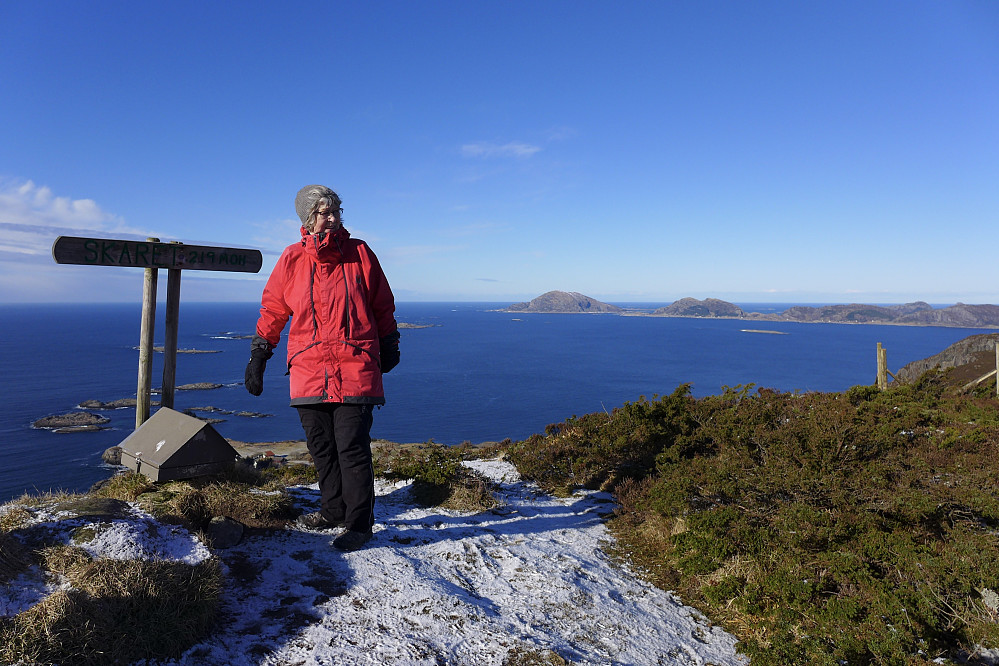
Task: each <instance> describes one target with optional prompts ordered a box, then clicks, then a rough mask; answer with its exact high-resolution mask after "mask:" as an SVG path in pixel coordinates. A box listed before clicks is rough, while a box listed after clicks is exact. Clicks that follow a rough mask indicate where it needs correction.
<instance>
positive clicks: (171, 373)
mask: <svg viewBox="0 0 999 666" xmlns="http://www.w3.org/2000/svg"><path fill="white" fill-rule="evenodd" d="M166 299H167V300H166V337H165V340H164V341H163V391H162V393H161V394H160V405H161V406H163V407H169V408H170V409H173V395H174V391H175V390H176V387H177V328H178V324H179V322H180V269H179V268H171V269H169V270H168V271H167V294H166Z"/></svg>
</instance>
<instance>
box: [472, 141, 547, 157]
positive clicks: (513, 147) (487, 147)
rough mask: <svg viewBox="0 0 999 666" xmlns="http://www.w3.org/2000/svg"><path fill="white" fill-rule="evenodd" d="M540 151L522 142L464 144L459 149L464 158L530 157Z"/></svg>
mask: <svg viewBox="0 0 999 666" xmlns="http://www.w3.org/2000/svg"><path fill="white" fill-rule="evenodd" d="M540 150H541V146H533V145H531V144H529V143H524V142H522V141H511V142H510V143H504V144H498V143H492V142H489V141H480V142H478V143H466V144H465V145H463V146H462V147H461V154H462V155H463V156H464V157H483V158H490V157H517V158H522V157H531V156H532V155H534V154H535V153H537V152H539V151H540Z"/></svg>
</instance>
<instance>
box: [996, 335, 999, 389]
mask: <svg viewBox="0 0 999 666" xmlns="http://www.w3.org/2000/svg"><path fill="white" fill-rule="evenodd" d="M996 395H997V396H999V340H997V341H996Z"/></svg>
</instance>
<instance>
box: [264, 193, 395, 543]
mask: <svg viewBox="0 0 999 666" xmlns="http://www.w3.org/2000/svg"><path fill="white" fill-rule="evenodd" d="M295 210H296V212H297V213H298V216H299V218H301V220H302V229H301V233H302V239H301V241H299V242H297V243H295V244H293V245H289V246H288V247H287V248H285V250H284V252H283V253H282V254H281V258H280V259H278V262H277V265H276V266H275V267H274V271H273V272H272V273H271V275H270V278H268V280H267V286H265V287H264V293H263V297H262V298H261V304H260V319H258V320H257V332H256V335H255V336H254V338H253V342H252V343H251V346H250V362H249V364H248V365H247V366H246V390H247V391H249V392H250V393H251V394H253V395H260V394H261V392H262V391H263V376H264V366H265V365H266V363H267V359H269V358H270V357H271V356H272V355H273V350H274V347H275V346H277V344H278V342H279V340H280V338H281V331H282V330H283V329H284V327H285V324H286V323H287V322H288V318H289V317H291V326H290V328H289V330H288V371H289V374H290V375H291V404H292V406H294V407H296V408H297V409H298V414H299V417H300V419H301V421H302V427H303V428H304V430H305V437H306V444H307V445H308V448H309V453H310V454H312V458H313V460H314V461H315V463H316V471H317V472H318V474H319V490H320V495H321V500H322V501H321V510H320V511H318V512H316V513H310V514H306V515H304V516H301V517H300V518H299V521H298V522H299V524H300V525H302V526H304V527H308V528H313V529H317V528H332V527H341V526H342V527H346V528H347V529H346V531H345V532H343V533H342V534H341V535H340V536H338V537H337V538H336V539H334V540H333V546H334V547H336V548H338V549H340V550H357V549H358V548H361V547H362V546H363V545H364V544H365V543H367V542H368V540H369V539H371V526H372V525H373V524H374V519H375V514H374V508H375V488H374V469H373V467H372V464H371V437H370V432H371V421H372V414H371V412H372V409H373V408H374V406H375V405H383V404H385V397H384V393H383V391H382V374H384V373H386V372H388V371H389V370H391V369H392V368H394V367H395V366H396V364H397V363H398V362H399V331H398V330H397V328H396V322H395V316H394V313H395V300H394V298H393V296H392V290H391V289H390V288H389V284H388V280H386V279H385V274H384V273H382V269H381V266H380V265H379V264H378V259H377V258H376V257H375V255H374V253H373V252H372V251H371V249H370V248H369V247H368V246H367V245H366V244H365V243H364V241H361V240H357V239H352V238H350V234H349V233H348V231H347V230H346V229H344V228H343V225H342V224H341V214H342V212H343V209H342V208H341V207H340V197H339V196H338V195H337V193H336V192H334V191H333V190H331V189H330V188H328V187H325V186H323V185H307V186H306V187H303V188H302V189H301V190H299V192H298V196H296V197H295Z"/></svg>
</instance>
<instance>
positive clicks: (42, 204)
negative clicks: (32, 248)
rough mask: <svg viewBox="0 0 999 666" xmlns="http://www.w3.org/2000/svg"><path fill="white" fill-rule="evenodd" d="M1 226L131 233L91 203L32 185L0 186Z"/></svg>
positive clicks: (90, 200) (11, 184) (2, 184)
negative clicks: (60, 195) (11, 225)
mask: <svg viewBox="0 0 999 666" xmlns="http://www.w3.org/2000/svg"><path fill="white" fill-rule="evenodd" d="M0 222H5V223H8V224H25V225H44V226H53V227H62V228H69V229H95V230H103V231H132V232H136V230H134V229H128V228H127V226H126V225H125V222H124V220H122V219H121V218H120V217H118V216H116V215H112V214H111V213H108V212H107V211H104V210H102V209H101V207H100V206H98V205H97V202H95V201H94V200H93V199H71V198H69V197H59V196H56V195H55V194H53V192H52V190H51V189H50V188H48V187H45V186H42V187H39V186H38V185H35V183H34V182H32V181H30V180H29V181H27V182H24V183H16V182H10V181H7V182H0Z"/></svg>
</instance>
